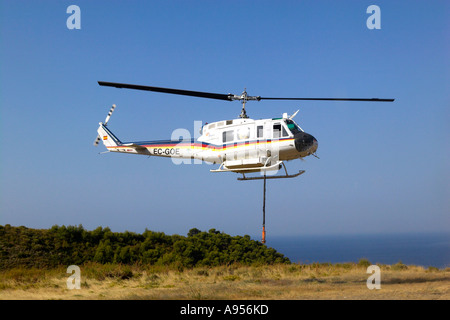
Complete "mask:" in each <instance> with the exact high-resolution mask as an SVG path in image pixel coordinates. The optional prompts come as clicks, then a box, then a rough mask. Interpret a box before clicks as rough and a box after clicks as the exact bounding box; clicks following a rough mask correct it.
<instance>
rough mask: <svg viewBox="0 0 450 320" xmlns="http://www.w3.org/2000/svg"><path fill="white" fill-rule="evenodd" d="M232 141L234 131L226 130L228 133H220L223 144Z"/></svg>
mask: <svg viewBox="0 0 450 320" xmlns="http://www.w3.org/2000/svg"><path fill="white" fill-rule="evenodd" d="M233 140H234V130H228V131H224V132H222V141H223V142H224V143H226V142H230V141H233Z"/></svg>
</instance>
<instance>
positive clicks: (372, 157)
mask: <svg viewBox="0 0 450 320" xmlns="http://www.w3.org/2000/svg"><path fill="white" fill-rule="evenodd" d="M0 4H1V5H0V23H1V38H0V41H1V42H0V45H1V47H0V48H1V51H0V61H1V62H0V63H1V65H0V119H1V120H0V121H1V122H0V126H1V127H0V142H1V146H2V148H1V150H0V170H1V171H0V224H1V225H4V224H11V225H15V226H19V225H24V226H26V227H30V228H49V227H51V226H52V225H55V224H58V225H63V224H64V225H78V224H82V225H83V226H84V227H85V228H86V229H94V228H96V227H98V226H103V227H106V226H108V227H110V228H111V229H112V230H113V231H125V230H129V231H135V232H143V231H144V229H145V228H148V229H150V230H155V231H163V232H165V233H167V234H175V233H177V234H182V235H185V234H186V233H187V232H188V231H189V229H191V228H193V227H196V228H199V229H201V230H209V229H210V228H216V229H217V230H220V231H223V232H226V233H229V234H232V235H236V234H239V235H244V234H249V235H251V236H252V237H253V236H254V237H255V238H257V239H259V238H260V231H261V221H262V182H260V181H259V182H255V181H249V182H240V181H237V180H236V178H237V175H236V174H232V173H230V174H228V173H225V174H216V173H210V172H209V170H210V169H211V168H213V166H210V165H207V164H202V165H198V164H197V165H174V164H173V163H172V162H171V161H170V160H169V159H163V158H148V157H144V156H133V155H123V154H111V153H110V154H103V155H99V154H98V153H99V152H101V151H104V150H105V149H104V147H103V146H99V147H98V148H94V147H93V146H92V142H93V140H94V139H95V137H96V129H97V127H98V122H99V121H103V120H104V118H105V116H106V114H107V112H108V110H109V108H110V106H111V104H113V103H115V104H116V105H117V109H116V111H115V113H114V114H113V117H112V118H111V121H110V123H109V127H110V129H111V130H112V131H113V132H114V133H115V134H116V135H117V136H118V137H119V138H121V139H122V140H124V141H127V140H128V141H129V140H153V139H168V138H170V136H171V133H172V131H173V130H174V129H177V128H186V129H188V130H189V131H191V132H192V135H194V132H193V123H194V121H195V120H201V121H203V122H212V121H218V120H225V119H232V118H235V117H237V115H238V114H239V112H240V104H239V103H238V102H223V101H215V100H208V99H199V98H192V97H183V96H172V95H165V94H158V93H149V92H138V91H133V90H124V89H123V90H118V89H115V88H106V87H100V86H98V84H97V81H98V80H103V81H112V82H125V83H136V84H143V85H152V86H163V87H172V88H181V89H188V90H198V91H211V92H218V93H229V92H231V93H236V94H239V93H240V92H241V91H242V90H243V89H244V88H247V91H248V93H249V94H250V95H261V96H304V97H367V98H372V97H379V98H395V99H396V101H395V102H394V103H363V102H313V101H311V102H307V101H300V102H299V101H264V102H254V103H249V104H248V108H247V112H248V114H249V115H250V116H251V117H253V118H257V119H259V118H269V117H278V116H281V114H282V113H283V112H287V113H289V114H291V113H293V112H295V111H296V110H297V109H300V112H299V114H298V115H297V117H296V118H295V119H296V121H297V122H298V123H300V125H301V126H302V128H303V129H304V130H305V131H306V132H309V133H311V134H312V135H314V136H315V137H316V138H317V139H318V141H319V149H318V152H317V153H318V155H319V156H320V159H316V158H313V157H309V158H307V159H306V161H299V160H297V161H291V162H289V163H288V164H287V167H288V170H290V171H291V172H296V171H298V170H300V169H304V170H306V173H305V174H304V175H302V176H301V177H300V178H296V179H283V180H278V181H269V182H268V186H267V189H268V194H267V205H266V227H267V232H268V238H269V237H270V236H275V235H285V234H286V235H305V234H320V235H322V234H359V233H405V232H439V231H450V219H449V212H450V210H449V209H450V200H449V199H450V183H449V181H450V170H449V163H450V162H449V160H450V151H449V150H450V148H449V138H450V134H449V133H450V132H449V129H450V127H449V120H450V113H449V106H450V94H449V92H450V90H449V83H450V81H449V80H450V77H449V75H450V72H449V71H450V70H449V66H450V65H449V56H450V50H449V39H450V34H449V30H450V24H449V19H448V17H449V15H450V10H449V9H450V5H449V2H448V1H378V0H377V1H363V0H361V1H77V0H71V1H17V0H14V1H3V0H2V1H0ZM71 4H75V5H78V6H79V7H80V9H81V30H69V29H68V28H67V27H66V20H67V18H68V17H69V14H67V13H66V9H67V7H68V6H69V5H71ZM371 4H376V5H378V6H379V7H380V9H381V29H380V30H369V29H368V28H367V27H366V20H367V18H368V17H369V16H370V15H369V14H367V13H366V9H367V7H368V6H369V5H371Z"/></svg>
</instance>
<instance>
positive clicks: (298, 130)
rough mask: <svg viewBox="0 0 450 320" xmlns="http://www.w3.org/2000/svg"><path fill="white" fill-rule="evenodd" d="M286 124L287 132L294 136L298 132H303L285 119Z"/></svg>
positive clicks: (292, 122)
mask: <svg viewBox="0 0 450 320" xmlns="http://www.w3.org/2000/svg"><path fill="white" fill-rule="evenodd" d="M286 124H287V127H288V129H289V130H291V132H292V133H293V134H296V133H298V132H302V131H303V130H302V129H300V128H299V126H298V125H297V124H296V123H295V122H294V121H292V120H291V119H286Z"/></svg>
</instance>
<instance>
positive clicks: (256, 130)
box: [94, 81, 394, 180]
mask: <svg viewBox="0 0 450 320" xmlns="http://www.w3.org/2000/svg"><path fill="white" fill-rule="evenodd" d="M98 84H99V85H100V86H108V87H115V88H126V89H134V90H144V91H152V92H160V93H168V94H177V95H185V96H192V97H200V98H209V99H218V100H225V101H235V100H238V101H240V102H242V110H241V113H240V115H239V117H238V118H237V119H232V120H222V121H216V122H212V123H207V124H205V125H203V126H202V128H201V130H200V133H201V135H200V137H198V139H197V140H195V139H189V140H156V141H155V140H153V141H136V142H122V141H121V140H119V139H118V138H117V137H116V136H115V135H114V134H113V133H112V132H111V130H109V128H108V127H107V124H108V121H109V119H110V118H111V115H112V113H113V111H114V109H115V107H116V105H113V106H112V107H111V109H110V111H109V113H108V115H107V117H106V119H105V121H104V122H100V123H99V127H98V130H97V133H98V136H97V138H96V139H95V141H94V145H95V146H97V145H98V144H99V142H100V140H101V141H102V142H103V144H104V145H105V147H106V148H107V149H108V151H109V152H120V153H128V154H140V155H147V156H158V157H170V158H181V159H198V160H201V161H204V162H208V163H212V164H219V168H218V169H211V170H210V171H211V172H234V173H239V174H242V178H238V180H257V179H279V178H294V177H297V176H299V175H300V174H303V173H304V172H305V170H300V171H299V172H298V173H295V174H288V172H287V169H286V166H285V165H284V162H285V161H289V160H294V159H303V158H305V157H307V156H310V155H313V156H315V157H317V155H316V151H317V148H318V141H317V139H316V138H315V137H314V136H312V135H311V134H309V133H306V132H305V131H304V130H303V129H302V128H301V127H300V126H299V125H298V124H297V123H296V122H295V121H294V120H293V118H294V117H295V115H296V114H297V113H298V110H297V112H295V113H294V114H292V115H290V116H288V114H287V113H283V115H282V117H279V118H269V119H260V120H254V119H250V118H249V117H248V116H247V113H246V110H245V105H246V103H247V102H248V101H261V100H324V101H372V102H392V101H394V99H379V98H370V99H366V98H283V97H279V98H276V97H261V96H249V95H248V94H247V92H246V90H245V89H244V91H243V92H242V93H241V94H240V95H234V94H231V93H228V94H220V93H211V92H201V91H191V90H181V89H172V88H163V87H152V86H143V85H135V84H125V83H115V82H105V81H98ZM282 167H284V169H285V174H284V175H273V174H272V175H271V174H270V173H273V172H275V173H276V172H278V170H279V169H281V168H282ZM255 172H260V173H262V174H263V175H264V177H261V176H260V177H246V176H245V174H246V173H255ZM268 174H269V176H267V175H268Z"/></svg>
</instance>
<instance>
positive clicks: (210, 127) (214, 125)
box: [208, 123, 216, 129]
mask: <svg viewBox="0 0 450 320" xmlns="http://www.w3.org/2000/svg"><path fill="white" fill-rule="evenodd" d="M215 127H216V124H215V123H212V124H210V125H209V126H208V129H214V128H215Z"/></svg>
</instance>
